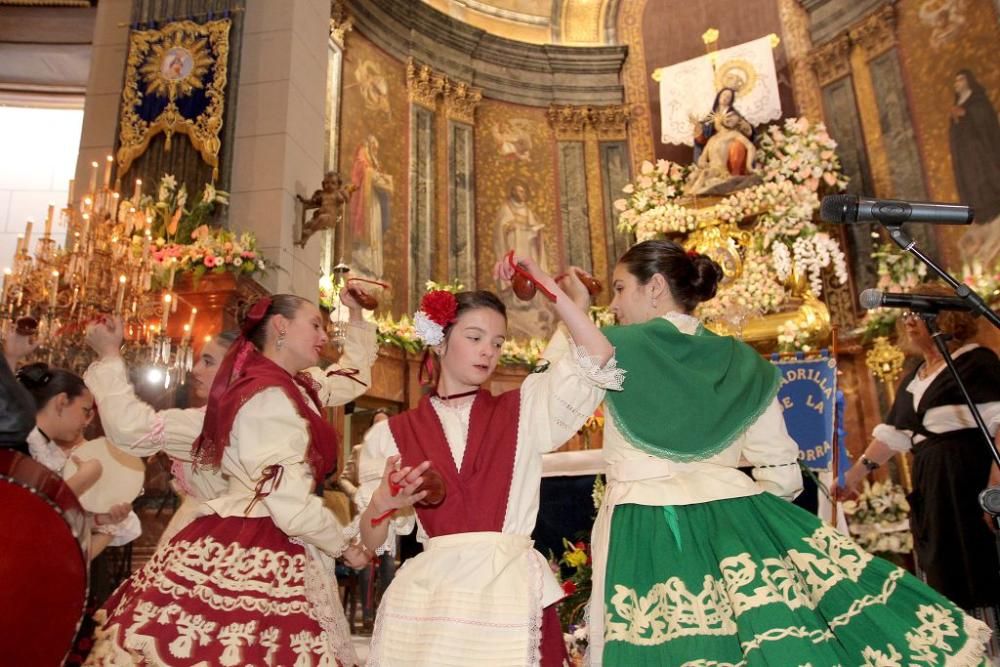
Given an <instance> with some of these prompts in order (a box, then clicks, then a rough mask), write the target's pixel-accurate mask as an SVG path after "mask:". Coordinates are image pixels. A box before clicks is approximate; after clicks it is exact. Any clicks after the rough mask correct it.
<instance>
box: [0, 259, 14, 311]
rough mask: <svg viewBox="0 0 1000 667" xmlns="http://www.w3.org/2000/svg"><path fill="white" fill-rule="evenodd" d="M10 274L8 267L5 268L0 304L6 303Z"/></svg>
mask: <svg viewBox="0 0 1000 667" xmlns="http://www.w3.org/2000/svg"><path fill="white" fill-rule="evenodd" d="M11 273H13V272H12V271H11V270H10V267H9V266H5V267H4V269H3V296H2V297H0V304H6V303H7V281H8V280H9V279H10V276H11Z"/></svg>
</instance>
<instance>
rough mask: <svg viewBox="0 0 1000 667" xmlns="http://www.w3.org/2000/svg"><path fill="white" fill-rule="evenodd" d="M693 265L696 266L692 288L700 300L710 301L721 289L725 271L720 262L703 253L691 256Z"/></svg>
mask: <svg viewBox="0 0 1000 667" xmlns="http://www.w3.org/2000/svg"><path fill="white" fill-rule="evenodd" d="M691 265H692V267H693V268H694V273H693V277H692V279H691V289H692V290H693V291H694V294H695V296H697V297H698V301H708V300H709V299H711V298H713V297H714V296H715V294H716V292H718V291H719V283H720V282H722V279H723V277H724V276H725V273H724V272H723V270H722V267H721V266H719V263H718V262H716V261H715V260H714V259H712V258H711V257H709V256H708V255H705V254H702V253H698V254H696V255H695V256H694V257H692V258H691Z"/></svg>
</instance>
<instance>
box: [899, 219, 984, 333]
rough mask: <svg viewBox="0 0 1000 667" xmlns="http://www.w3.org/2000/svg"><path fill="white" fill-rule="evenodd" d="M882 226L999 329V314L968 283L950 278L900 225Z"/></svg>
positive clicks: (978, 313) (905, 249)
mask: <svg viewBox="0 0 1000 667" xmlns="http://www.w3.org/2000/svg"><path fill="white" fill-rule="evenodd" d="M884 227H885V228H886V229H887V230H889V238H891V239H892V240H893V242H894V243H895V244H896V245H898V246H899V247H900V248H902V249H903V250H904V251H905V252H908V253H910V254H911V255H913V256H914V257H916V258H917V259H919V260H920V261H921V262H923V263H924V264H926V265H927V266H928V267H930V269H931V271H933V272H934V273H936V274H937V275H938V277H940V278H941V280H943V281H945V282H946V283H948V285H949V286H951V288H952V289H953V290H955V296H957V297H959V298H961V299H963V300H965V301H967V302H968V303H969V307H970V309H971V310H972V312H974V313H976V314H977V315H982V316H983V317H985V318H986V319H987V320H989V322H990V324H992V325H993V326H994V327H996V328H997V329H1000V315H997V314H996V313H995V312H993V309H991V308H990V307H989V305H987V303H986V302H985V301H983V297H981V296H979V295H978V294H976V292H974V291H973V290H972V288H971V287H969V286H968V285H964V284H962V283H960V282H958V281H957V280H955V279H954V278H952V277H951V275H950V274H949V273H948V272H947V271H945V270H944V269H942V268H941V267H940V266H938V265H937V263H936V262H935V261H934V260H933V259H931V258H930V257H928V256H927V255H925V254H924V253H923V251H921V250H920V248H918V247H917V244H916V242H914V240H913V239H911V238H910V236H909V235H908V234H907V233H906V232H905V231H904V230H903V227H902V226H901V225H899V224H888V223H886V224H885V225H884Z"/></svg>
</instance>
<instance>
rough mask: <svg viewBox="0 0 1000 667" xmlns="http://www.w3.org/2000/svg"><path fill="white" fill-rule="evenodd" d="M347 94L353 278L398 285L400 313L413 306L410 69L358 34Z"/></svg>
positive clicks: (345, 152)
mask: <svg viewBox="0 0 1000 667" xmlns="http://www.w3.org/2000/svg"><path fill="white" fill-rule="evenodd" d="M343 80H344V86H343V90H342V91H341V100H342V102H341V103H342V107H341V116H340V150H339V159H340V165H339V171H340V173H341V174H342V176H343V178H344V180H345V181H347V182H349V183H351V185H353V186H354V188H355V189H354V191H353V192H352V193H351V199H350V201H349V202H348V204H347V207H346V210H345V215H346V216H347V224H346V228H347V247H348V248H349V249H350V250H349V252H348V257H347V258H346V261H347V264H348V266H350V268H351V272H352V274H353V275H357V276H365V277H368V278H372V279H378V280H384V281H385V282H387V283H389V284H390V285H392V290H391V304H389V303H386V306H387V307H391V310H392V311H393V312H395V313H403V312H406V310H407V308H408V305H409V293H408V292H409V289H414V287H413V286H410V285H409V281H408V278H407V276H408V271H409V252H408V250H409V248H408V242H407V238H408V234H407V229H408V225H407V218H406V214H407V201H406V196H407V194H406V187H405V184H406V182H407V175H406V173H407V168H408V166H407V133H408V132H407V111H406V110H407V107H408V105H409V101H408V100H407V96H406V79H405V70H404V66H403V64H402V63H400V62H398V61H396V60H393V59H392V58H391V57H389V56H388V55H386V54H385V53H384V52H382V51H381V50H379V49H378V48H377V47H376V46H374V45H373V44H372V43H371V42H369V41H368V40H366V39H365V38H364V37H362V36H361V35H359V34H357V33H350V34H348V35H347V47H346V48H345V50H344V78H343Z"/></svg>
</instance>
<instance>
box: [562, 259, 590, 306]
mask: <svg viewBox="0 0 1000 667" xmlns="http://www.w3.org/2000/svg"><path fill="white" fill-rule="evenodd" d="M578 271H579V272H582V273H586V272H585V271H584V270H583V269H581V268H579V267H576V266H571V267H569V271H567V272H566V273H565V274H563V275H562V276H559V281H558V283H559V287H561V288H562V290H563V291H564V292H566V296H568V297H569V298H570V301H572V302H573V303H575V304H576V305H578V306H579V307H580V308H581V309H582V310H587V309H588V308H590V291H589V290H588V289H587V286H586V285H584V284H583V281H582V280H580V276H579V274H578V273H577V272H578Z"/></svg>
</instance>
